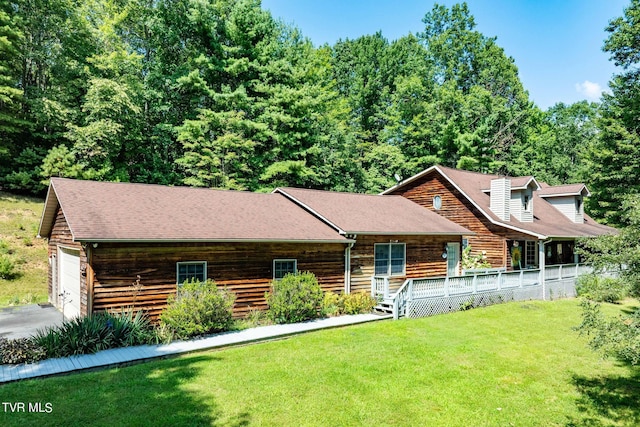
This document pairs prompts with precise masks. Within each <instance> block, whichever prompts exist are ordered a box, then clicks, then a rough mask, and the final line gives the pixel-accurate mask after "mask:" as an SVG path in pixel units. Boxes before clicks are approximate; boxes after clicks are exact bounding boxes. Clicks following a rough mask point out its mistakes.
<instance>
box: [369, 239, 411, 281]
mask: <svg viewBox="0 0 640 427" xmlns="http://www.w3.org/2000/svg"><path fill="white" fill-rule="evenodd" d="M405 262H406V245H405V244H404V243H376V244H375V245H374V265H375V267H374V274H375V275H376V276H399V275H403V274H404V270H405Z"/></svg>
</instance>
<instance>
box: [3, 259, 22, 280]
mask: <svg viewBox="0 0 640 427" xmlns="http://www.w3.org/2000/svg"><path fill="white" fill-rule="evenodd" d="M17 276H18V270H17V269H16V266H15V264H14V263H13V261H12V260H11V258H9V257H8V256H7V255H0V279H7V280H11V279H15V278H16V277H17Z"/></svg>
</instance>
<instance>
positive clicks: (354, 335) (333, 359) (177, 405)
mask: <svg viewBox="0 0 640 427" xmlns="http://www.w3.org/2000/svg"><path fill="white" fill-rule="evenodd" d="M607 310H608V311H609V312H614V311H619V310H620V308H619V307H615V306H609V307H607ZM579 313H580V309H579V307H578V302H577V301H576V300H562V301H555V302H526V303H509V304H503V305H496V306H492V307H487V308H480V309H474V310H471V311H466V312H458V313H454V314H448V315H441V316H436V317H430V318H425V319H418V320H415V319H403V320H400V321H382V322H375V323H371V324H366V325H360V326H353V327H347V328H342V329H334V330H326V331H320V332H314V333H309V334H306V335H301V336H296V337H292V338H289V339H286V340H279V341H273V342H267V343H262V344H256V345H250V346H245V347H235V348H229V349H225V350H220V351H212V352H207V353H199V354H195V355H191V356H185V357H179V358H174V359H168V360H163V361H157V362H152V363H146V364H140V365H136V366H131V367H126V368H120V369H112V370H108V371H100V372H93V373H86V374H76V375H69V376H65V377H57V378H49V379H40V380H31V381H25V382H19V383H13V384H6V385H4V386H0V402H24V403H25V404H26V405H27V406H26V407H27V408H28V403H30V402H31V403H33V402H40V403H42V405H43V408H44V407H45V406H44V405H45V404H46V403H50V404H51V408H52V410H53V411H52V412H51V413H10V412H7V409H8V408H6V409H5V410H4V411H0V425H3V426H11V425H39V426H45V425H51V426H54V425H69V426H71V425H77V426H86V425H105V426H111V425H171V426H174V425H237V426H240V425H274V426H281V425H286V426H289V425H291V426H298V425H304V426H307V425H308V426H313V425H317V426H325V425H330V426H342V425H363V426H372V425H375V426H379V425H396V426H412V425H413V426H601V425H602V426H632V425H639V424H640V401H639V400H640V388H639V384H640V376H639V372H638V370H634V369H632V368H629V367H626V366H622V365H619V364H617V363H616V362H615V361H611V360H601V359H600V358H599V356H598V355H597V354H594V353H592V352H591V351H590V350H589V349H588V348H587V347H586V345H585V339H584V338H581V337H578V336H577V334H576V333H575V332H573V331H572V330H571V328H572V327H573V326H575V325H577V324H578V323H579V322H580V316H579Z"/></svg>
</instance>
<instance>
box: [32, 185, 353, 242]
mask: <svg viewBox="0 0 640 427" xmlns="http://www.w3.org/2000/svg"><path fill="white" fill-rule="evenodd" d="M58 204H59V206H61V208H62V211H63V213H64V215H65V217H66V220H67V222H68V224H69V227H70V229H71V232H72V234H73V238H74V240H76V241H235V240H237V241H317V242H346V241H348V240H347V239H345V237H343V236H340V235H339V234H338V233H337V232H336V231H335V230H333V229H332V228H331V227H329V226H328V225H326V224H325V223H323V222H322V221H320V220H318V219H317V218H315V217H314V216H312V215H309V214H308V213H307V212H306V211H305V210H304V209H302V208H301V207H299V206H297V205H296V204H294V203H292V202H290V201H289V200H288V199H287V198H286V197H284V196H283V195H280V194H260V193H249V192H241V191H223V190H210V189H202V188H189V187H167V186H161V185H149V184H131V183H110V182H94V181H79V180H72V179H64V178H52V179H51V185H50V187H49V193H48V195H47V200H46V202H45V210H44V212H43V216H42V220H41V223H40V230H39V234H40V235H41V236H43V237H46V236H48V235H49V233H50V231H51V227H52V225H53V222H54V220H55V215H56V213H55V212H56V210H57V206H58Z"/></svg>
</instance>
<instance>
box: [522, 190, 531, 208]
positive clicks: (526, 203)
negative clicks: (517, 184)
mask: <svg viewBox="0 0 640 427" xmlns="http://www.w3.org/2000/svg"><path fill="white" fill-rule="evenodd" d="M522 210H524V211H525V212H530V211H531V195H529V194H525V195H524V197H523V198H522Z"/></svg>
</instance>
